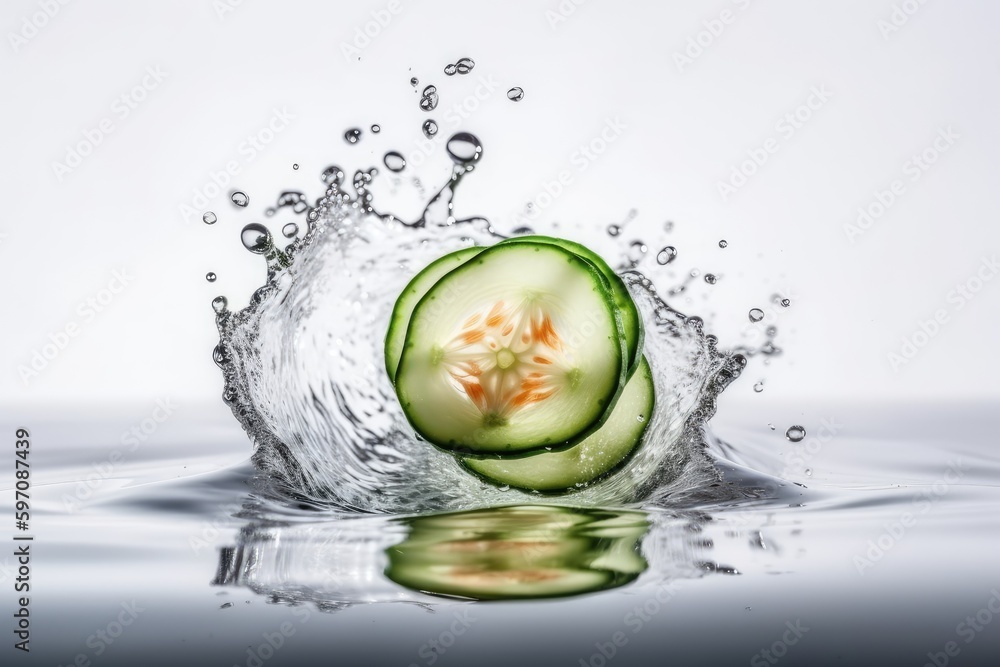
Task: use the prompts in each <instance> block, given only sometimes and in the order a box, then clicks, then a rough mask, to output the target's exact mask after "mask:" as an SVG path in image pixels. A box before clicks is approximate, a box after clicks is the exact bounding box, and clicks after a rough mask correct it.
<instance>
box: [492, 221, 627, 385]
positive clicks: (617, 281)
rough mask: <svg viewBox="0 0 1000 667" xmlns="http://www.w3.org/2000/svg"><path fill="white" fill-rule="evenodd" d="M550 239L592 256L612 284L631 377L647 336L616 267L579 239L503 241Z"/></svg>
mask: <svg viewBox="0 0 1000 667" xmlns="http://www.w3.org/2000/svg"><path fill="white" fill-rule="evenodd" d="M525 242H526V243H551V244H553V245H557V246H559V247H560V248H565V249H566V250H569V251H570V252H573V253H576V254H577V255H579V256H580V257H583V258H584V259H586V260H589V261H590V262H591V263H592V264H593V265H594V266H596V267H597V268H598V270H600V272H601V274H602V275H603V276H604V277H605V278H607V280H608V283H609V285H610V286H611V292H612V294H614V298H615V305H616V306H618V309H619V310H620V311H621V313H622V328H623V329H624V331H625V346H626V348H627V349H628V374H627V375H626V377H632V373H634V372H635V370H636V369H637V368H638V367H639V360H640V358H641V357H642V340H643V336H644V333H645V332H644V330H643V326H642V317H641V316H640V315H639V309H638V308H636V307H635V302H634V301H633V300H632V295H631V294H629V291H628V288H627V287H626V286H625V282H624V281H623V280H622V279H621V277H620V276H619V275H618V274H617V273H615V271H614V269H612V268H611V267H610V266H608V263H607V262H605V261H604V258H602V257H601V256H600V255H598V254H597V253H596V252H594V251H593V250H591V249H590V248H588V247H587V246H584V245H581V244H579V243H577V242H576V241H567V240H566V239H557V238H554V237H551V236H541V235H533V236H517V237H514V238H511V239H507V240H505V241H501V243H525Z"/></svg>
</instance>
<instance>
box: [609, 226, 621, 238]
mask: <svg viewBox="0 0 1000 667" xmlns="http://www.w3.org/2000/svg"><path fill="white" fill-rule="evenodd" d="M621 233H622V228H621V227H620V226H618V225H616V224H614V223H612V224H610V225H608V236H618V235H619V234H621Z"/></svg>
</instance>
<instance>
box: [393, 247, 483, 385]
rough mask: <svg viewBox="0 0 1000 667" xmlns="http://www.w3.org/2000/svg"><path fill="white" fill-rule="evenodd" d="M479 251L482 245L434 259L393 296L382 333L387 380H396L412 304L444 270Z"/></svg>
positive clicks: (464, 260) (431, 285) (453, 267)
mask: <svg viewBox="0 0 1000 667" xmlns="http://www.w3.org/2000/svg"><path fill="white" fill-rule="evenodd" d="M482 251H483V249H482V248H463V249H462V250H456V251H455V252H453V253H450V254H447V255H445V256H444V257H441V258H440V259H436V260H434V261H433V262H431V263H430V264H428V265H427V266H426V267H425V268H424V270H423V271H421V272H420V273H418V274H417V275H416V276H414V277H413V280H411V281H410V282H409V283H408V284H407V285H406V287H405V288H404V289H403V293H402V294H400V295H399V298H398V299H396V305H395V306H394V307H393V309H392V315H390V316H389V330H388V332H386V335H385V370H386V372H387V373H389V380H390V381H392V382H395V381H396V368H397V367H398V366H399V357H400V355H401V354H402V353H403V342H404V341H405V340H406V327H407V326H408V325H409V324H410V315H411V314H412V313H413V309H414V307H416V305H417V303H418V302H419V301H420V299H422V298H423V296H424V294H426V293H427V290H429V289H430V288H431V287H433V286H434V283H436V282H437V281H439V280H441V278H442V277H443V276H444V275H445V274H446V273H448V272H449V271H452V270H454V269H457V268H458V267H459V266H461V265H462V264H465V262H467V261H468V260H469V259H471V258H473V257H475V256H476V255H478V254H479V253H481V252H482Z"/></svg>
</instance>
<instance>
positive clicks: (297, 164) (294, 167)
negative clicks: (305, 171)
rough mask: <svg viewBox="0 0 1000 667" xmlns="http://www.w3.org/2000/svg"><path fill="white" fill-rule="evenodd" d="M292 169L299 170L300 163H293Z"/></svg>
mask: <svg viewBox="0 0 1000 667" xmlns="http://www.w3.org/2000/svg"><path fill="white" fill-rule="evenodd" d="M292 169H294V170H295V171H298V170H299V163H298V162H296V163H295V164H293V165H292Z"/></svg>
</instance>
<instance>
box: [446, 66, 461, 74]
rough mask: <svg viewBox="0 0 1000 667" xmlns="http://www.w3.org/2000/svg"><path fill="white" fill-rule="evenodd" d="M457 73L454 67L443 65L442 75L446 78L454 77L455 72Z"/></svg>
mask: <svg viewBox="0 0 1000 667" xmlns="http://www.w3.org/2000/svg"><path fill="white" fill-rule="evenodd" d="M457 71H458V68H457V67H455V66H454V65H445V66H444V73H445V74H447V75H448V76H454V75H455V72H457Z"/></svg>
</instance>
